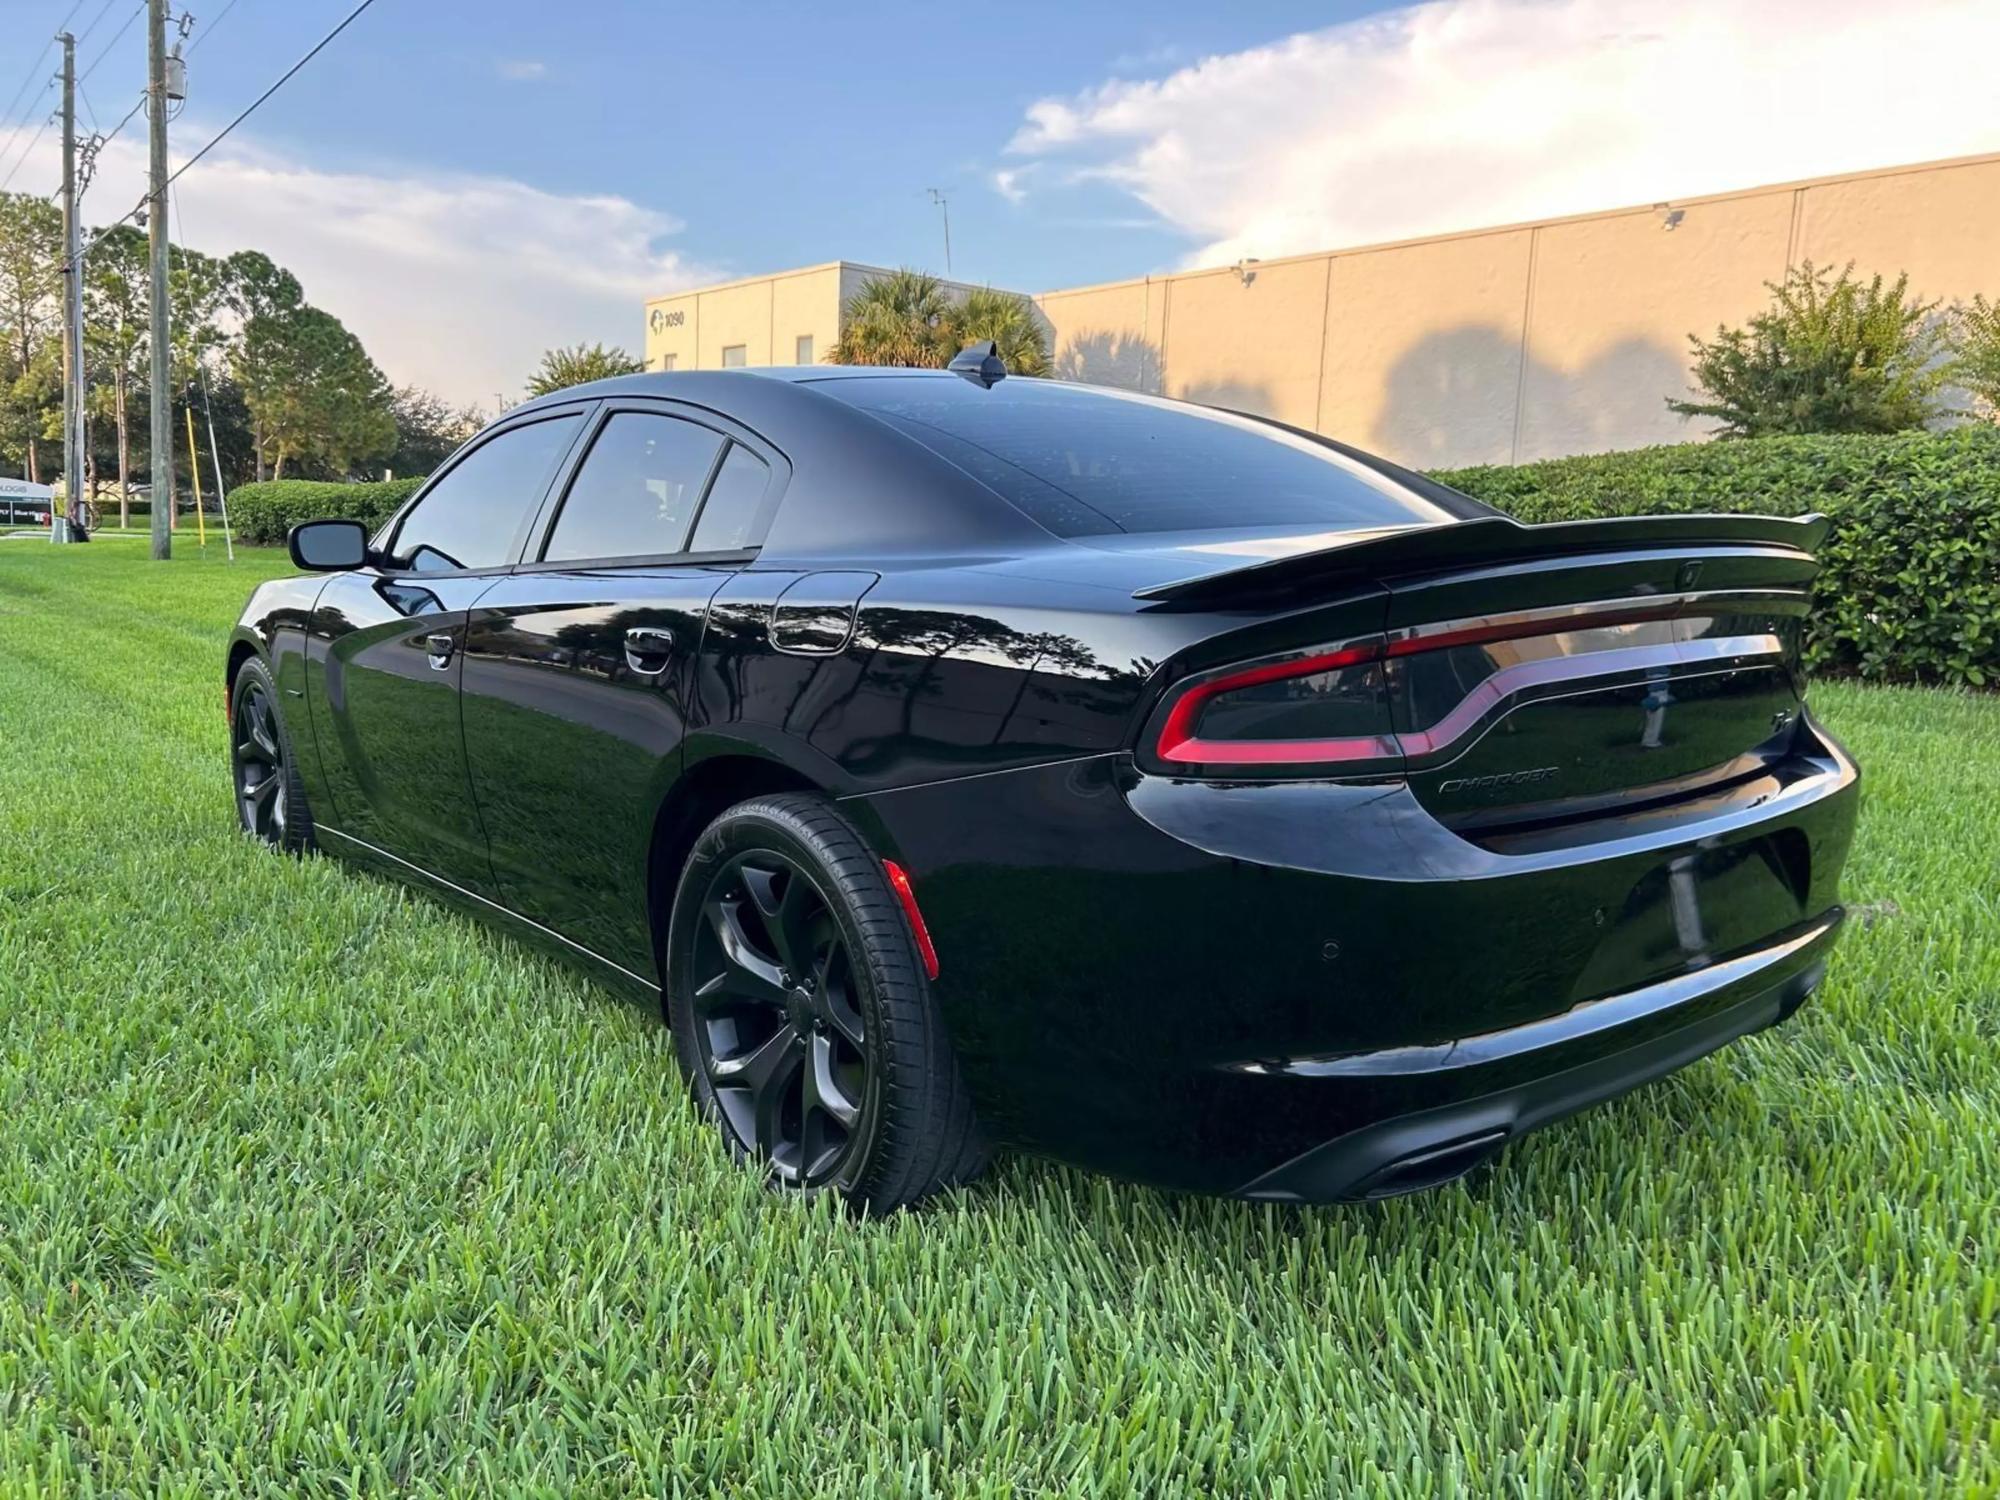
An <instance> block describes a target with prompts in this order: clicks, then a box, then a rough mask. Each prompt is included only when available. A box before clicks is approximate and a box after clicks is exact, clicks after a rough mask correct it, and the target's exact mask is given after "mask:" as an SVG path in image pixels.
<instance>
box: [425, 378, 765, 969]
mask: <svg viewBox="0 0 2000 1500" xmlns="http://www.w3.org/2000/svg"><path fill="white" fill-rule="evenodd" d="M788 473H789V468H788V467H787V466H786V465H785V463H784V460H783V459H782V457H781V456H780V455H778V454H777V453H776V452H775V451H774V450H772V449H770V448H769V447H768V446H767V445H765V444H764V443H762V442H761V440H759V439H757V438H755V437H754V436H753V435H751V434H749V433H746V432H743V431H741V430H739V429H736V428H734V427H733V426H731V425H729V424H727V423H724V422H722V421H721V420H720V419H718V418H715V417H713V416H712V415H710V414H707V413H705V412H695V411H691V410H687V409H683V408H678V407H673V406H670V405H668V404H666V403H661V402H644V401H627V402H612V403H607V404H606V407H605V409H604V410H603V412H602V413H601V414H600V415H599V416H598V418H597V421H596V425H595V430H594V431H593V432H592V433H591V434H590V437H589V440H588V447H587V448H586V449H585V451H584V454H583V457H582V459H581V460H580V461H579V462H578V463H577V465H576V467H575V471H574V473H573V475H572V476H571V478H570V479H569V481H568V484H567V485H566V487H565V488H564V491H563V493H562V494H560V495H559V496H555V497H552V499H551V502H550V504H549V505H548V507H547V509H548V512H549V516H548V519H546V520H545V521H544V522H543V523H541V524H540V525H538V526H537V528H536V535H535V538H534V539H533V541H532V542H531V544H530V549H529V550H530V556H529V557H528V558H526V559H524V561H523V562H522V564H521V566H520V567H519V568H518V569H516V570H515V571H514V573H513V575H512V576H510V577H508V578H506V579H504V580H502V581H501V582H499V583H497V584H496V585H494V587H493V588H492V589H491V590H490V591H489V592H487V593H485V594H483V595H482V596H481V597H480V599H479V601H478V603H477V604H476V605H475V606H474V607H473V609H472V611H471V614H470V618H469V622H468V626H467V632H466V645H465V651H464V660H465V666H464V673H465V677H464V695H465V696H464V704H465V708H464V713H465V735H466V756H467V762H468V765H469V767H470V772H471V778H472V786H473V792H474V795H475V796H476V797H477V799H478V802H479V807H480V811H481V815H482V818H483V821H484V824H485V827H486V831H487V834H488V836H489V845H490V848H491V852H492V859H493V869H494V876H495V879H496V880H497V882H498V885H499V890H500V897H499V899H501V900H502V901H503V902H504V903H505V904H506V905H507V906H508V907H509V908H511V909H512V910H514V911H515V912H518V913H519V914H520V915H522V916H525V917H528V918H530V919H531V920H533V921H535V922H538V923H540V924H541V925H543V926H545V927H548V928H550V929H552V930H553V931H555V932H557V933H559V934H560V935H562V936H563V937H566V938H568V939H569V940H570V941H572V942H575V943H577V944H580V945H581V946H583V947H585V948H588V949H589V950H590V951H591V952H593V953H596V954H598V955H599V956H600V957H603V958H607V959H610V960H611V961H612V962H614V963H616V964H619V965H621V966H622V967H624V968H626V969H628V970H630V971H631V972H633V973H635V974H637V975H640V976H641V977H649V976H651V975H652V973H653V960H652V933H651V930H650V923H649V918H648V911H647V904H646V892H647V861H648V858H649V853H650V848H651V839H652V823H653V815H654V812H655V810H656V809H657V808H658V807H659V805H660V803H661V800H662V799H663V798H664V797H665V796H666V793H667V791H668V789H669V788H670V787H671V785H672V783H673V781H674V779H675V778H676V777H677V776H678V775H679V773H680V767H681V744H682V738H683V736H684V735H685V733H686V729H687V711H686V704H687V694H688V689H689V684H690V682H691V680H692V668H693V663H694V658H695V653H696V651H697V650H698V648H699V646H700V643H701V636H702V629H703V625H704V621H705V618H706V614H707V610H708V601H709V599H710V597H711V596H712V595H713V594H714V593H715V591H716V589H717V588H719V587H720V586H721V585H722V583H723V582H724V581H725V580H726V579H728V578H729V577H730V576H731V575H732V574H734V573H735V572H736V571H737V570H738V569H739V568H740V567H741V566H742V564H743V563H744V562H745V561H746V560H748V559H749V558H750V557H752V556H753V555H754V551H755V545H756V543H757V542H758V541H761V539H762V536H763V529H764V527H766V526H768V524H769V519H770V514H771V511H772V509H773V508H774V506H775V504H776V498H777V494H778V492H779V490H780V489H781V488H782V482H783V478H784V476H785V475H787V474H788Z"/></svg>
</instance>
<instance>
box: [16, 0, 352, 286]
mask: <svg viewBox="0 0 2000 1500" xmlns="http://www.w3.org/2000/svg"><path fill="white" fill-rule="evenodd" d="M374 3H375V0H361V3H360V4H359V5H357V6H355V7H354V9H353V10H351V11H349V12H348V13H347V15H346V17H345V18H344V19H343V20H342V21H341V23H340V24H339V25H338V26H336V27H334V28H333V30H331V31H329V32H328V33H327V34H326V35H325V36H323V37H321V38H320V39H319V40H318V41H317V42H315V43H313V46H312V50H311V51H310V52H308V53H306V55H305V56H304V57H302V58H300V59H299V60H298V61H297V62H295V63H293V64H292V65H291V66H290V67H289V68H287V69H285V71H284V72H283V73H280V74H279V75H278V77H277V80H276V81H275V82H273V83H272V85H271V86H270V87H269V88H267V89H265V90H264V92H263V93H261V94H259V95H258V96H257V97H256V98H255V99H252V100H251V101H250V103H249V106H248V107H247V108H245V109H244V111H243V113H241V114H240V115H238V116H237V117H236V118H235V119H233V120H231V121H230V122H229V123H228V124H227V125H225V126H223V127H222V129H220V130H219V131H217V132H216V133H215V134H214V135H213V136H212V137H210V139H209V142H208V144H207V145H205V146H203V147H202V148H201V149H200V150H199V151H197V152H195V154H194V155H193V156H190V157H189V158H188V159H187V160H186V161H184V162H182V163H181V164H180V166H179V167H178V168H176V169H175V170H174V172H173V173H172V174H171V175H170V176H169V177H168V178H167V185H168V186H170V187H171V186H172V185H173V184H174V183H175V182H177V181H179V180H180V177H181V174H182V173H183V172H185V171H187V169H188V168H189V167H192V166H193V165H194V164H195V163H196V162H198V161H200V160H201V159H202V158H203V157H204V156H206V155H208V153H209V152H211V151H213V150H214V149H215V148H216V147H217V146H219V145H221V144H222V141H223V138H224V137H225V136H227V135H228V134H229V132H230V131H232V130H234V129H235V128H236V127H237V126H238V125H241V124H242V123H243V122H244V121H245V120H247V119H249V118H250V116H251V115H253V114H255V113H256V112H257V108H258V106H259V105H261V104H262V103H263V102H264V101H265V100H266V99H268V98H270V97H271V96H272V95H273V94H275V93H277V92H278V90H279V89H281V88H283V87H284V86H285V84H286V83H287V82H289V81H290V79H291V77H292V75H293V74H295V73H297V72H298V71H299V69H301V68H303V67H304V66H305V65H306V64H307V63H309V62H311V61H312V60H313V59H314V58H315V57H318V56H319V54H320V53H321V52H322V51H324V50H325V48H326V45H327V43H328V42H331V41H332V40H333V39H334V38H335V37H337V36H339V35H340V34H341V32H343V31H345V30H347V28H348V27H349V26H351V25H353V24H354V21H355V18H356V17H358V16H359V15H360V14H361V13H362V12H363V11H364V10H366V9H368V7H369V6H371V5H373V4H374ZM228 13H229V12H228V10H227V9H225V10H224V11H223V13H222V14H223V15H227V14H228ZM216 19H217V20H218V21H220V20H221V19H222V17H221V16H218V17H216ZM145 102H146V101H145V99H144V98H143V97H142V98H141V99H140V101H139V105H143V104H144V103H145ZM139 105H135V106H133V108H132V111H131V113H130V114H127V115H126V116H125V119H124V120H120V121H119V122H118V123H117V124H116V125H115V126H113V127H112V130H111V135H112V136H115V135H116V134H118V132H119V131H121V130H123V129H124V128H125V123H126V121H127V120H130V119H131V118H132V115H135V114H137V113H138V112H139ZM43 128H44V129H46V128H47V127H46V125H45V126H44V127H43ZM105 139H106V140H107V141H108V140H110V139H111V136H106V137H105ZM32 144H33V143H32V142H30V145H31V146H32ZM5 186H6V184H5V183H4V182H0V188H4V187H5ZM147 196H148V197H150V196H151V195H150V194H148V195H147ZM145 210H146V198H145V197H142V198H140V200H139V201H138V202H137V203H135V204H133V205H132V206H131V207H130V208H129V209H127V210H126V211H125V212H124V213H123V214H121V215H120V216H119V217H118V218H116V219H113V220H112V221H111V222H110V223H109V224H105V225H103V226H101V227H100V228H99V229H98V231H97V234H96V235H95V236H94V237H93V239H92V241H91V244H93V245H94V244H95V243H96V242H97V240H100V239H102V238H103V237H104V236H105V235H106V234H108V233H110V232H111V231H112V230H113V229H116V228H117V227H118V226H119V225H120V224H123V223H125V222H126V221H128V220H131V219H136V218H138V217H139V215H140V214H142V213H144V212H145ZM88 249H89V247H88V246H86V247H85V250H86V253H88Z"/></svg>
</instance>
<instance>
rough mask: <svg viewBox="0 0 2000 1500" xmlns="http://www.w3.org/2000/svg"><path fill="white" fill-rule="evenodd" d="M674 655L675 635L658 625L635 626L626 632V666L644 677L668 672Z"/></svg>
mask: <svg viewBox="0 0 2000 1500" xmlns="http://www.w3.org/2000/svg"><path fill="white" fill-rule="evenodd" d="M673 654H674V633H673V632H672V631H671V630H665V629H662V628H661V627H660V626H658V625H634V626H633V627H632V628H631V629H630V630H628V631H626V632H625V664H626V665H627V666H629V667H631V669H632V670H633V671H634V672H637V673H639V674H640V675H641V676H642V677H656V676H658V675H659V674H660V673H662V672H664V671H666V669H667V660H668V658H669V657H671V656H672V655H673Z"/></svg>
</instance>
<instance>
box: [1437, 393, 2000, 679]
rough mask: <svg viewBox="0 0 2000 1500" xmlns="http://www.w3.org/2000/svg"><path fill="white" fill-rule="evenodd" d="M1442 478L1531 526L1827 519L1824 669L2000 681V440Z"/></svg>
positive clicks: (1951, 438) (1652, 454)
mask: <svg viewBox="0 0 2000 1500" xmlns="http://www.w3.org/2000/svg"><path fill="white" fill-rule="evenodd" d="M1433 477H1434V478H1436V479H1438V480H1440V481H1441V482H1443V483H1445V484H1449V485H1451V486H1453V487H1454V488H1456V489H1460V490H1463V491H1465V492H1466V493H1467V494H1469V495H1473V496H1476V497H1477V498H1479V499H1481V500H1484V501H1485V502H1486V503H1487V504H1488V505H1492V506H1494V507H1496V508H1498V509H1500V510H1503V511H1506V512H1507V513H1508V514H1509V515H1512V516H1517V517H1519V518H1520V519H1521V520H1523V521H1572V520H1584V519H1588V518H1590V517H1594V516H1630V515H1658V514H1666V513H1672V512H1676V511H1681V512H1686V511H1735V512H1753V511H1754V512H1762V513H1764V514H1767V515H1803V514H1805V513H1806V512H1808V511H1824V512H1825V513H1826V514H1827V516H1828V517H1830V518H1831V520H1832V522H1833V529H1832V533H1831V534H1830V535H1829V536H1828V538H1827V542H1826V545H1825V546H1824V547H1823V548H1822V549H1821V552H1820V573H1819V577H1818V579H1817V580H1816V582H1815V584H1814V589H1813V592H1814V601H1813V615H1812V620H1811V623H1810V625H1809V627H1808V629H1807V633H1806V664H1807V665H1808V666H1809V667H1810V668H1811V669H1812V670H1814V671H1816V672H1829V673H1849V674H1853V675H1857V676H1861V677H1868V678H1875V679H1878V680H1885V681H1901V682H1929V683H1946V684H1954V685H1963V686H1971V687H1986V686H1990V685H1993V684H1995V683H2000V428H1995V427H1988V426H1968V427H1960V428H1955V429H1953V430H1951V431H1949V432H1942V433H1927V432H1913V433H1898V434H1896V435H1895V436H1892V437H1781V438H1749V439H1740V440H1729V441H1723V442H1713V443H1683V444H1679V445H1677V446H1674V447H1667V448H1639V449H1635V450H1632V451H1630V452H1626V453H1602V454H1591V455H1586V456H1584V457H1579V458H1558V459H1550V460H1548V461H1546V462H1542V463H1532V464H1520V465H1517V466H1514V467H1511V468H1504V467H1485V468H1475V469H1457V470H1446V471H1441V472H1439V473H1437V474H1435V475H1433Z"/></svg>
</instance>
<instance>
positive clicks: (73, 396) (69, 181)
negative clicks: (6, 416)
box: [49, 31, 83, 542]
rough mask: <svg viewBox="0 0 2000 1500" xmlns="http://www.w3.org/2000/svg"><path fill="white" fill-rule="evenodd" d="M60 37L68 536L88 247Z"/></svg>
mask: <svg viewBox="0 0 2000 1500" xmlns="http://www.w3.org/2000/svg"><path fill="white" fill-rule="evenodd" d="M56 40H57V41H59V42H61V43H62V50H63V70H62V81H63V93H62V126H63V171H62V215H63V273H62V298H63V503H62V508H61V509H60V510H58V509H57V508H56V507H55V506H54V505H53V504H51V505H50V506H49V511H50V515H49V529H50V533H51V537H52V539H53V540H55V541H58V542H66V541H68V540H69V539H70V535H69V518H70V516H71V515H73V514H74V513H75V512H76V507H77V501H78V499H79V498H80V496H79V495H78V489H79V487H80V486H81V485H82V483H83V462H82V460H83V400H82V391H83V297H82V295H81V290H82V286H83V247H82V242H81V239H80V238H79V236H78V234H77V222H76V38H75V37H73V36H71V35H70V34H69V33H68V32H67V31H65V32H64V33H63V34H62V35H61V36H59V37H57V38H56Z"/></svg>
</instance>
